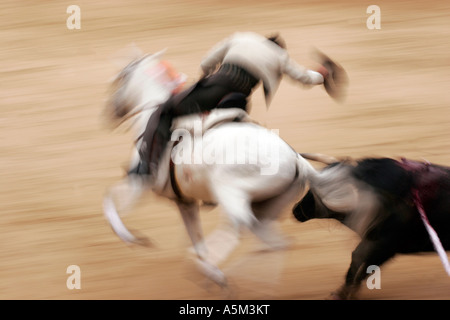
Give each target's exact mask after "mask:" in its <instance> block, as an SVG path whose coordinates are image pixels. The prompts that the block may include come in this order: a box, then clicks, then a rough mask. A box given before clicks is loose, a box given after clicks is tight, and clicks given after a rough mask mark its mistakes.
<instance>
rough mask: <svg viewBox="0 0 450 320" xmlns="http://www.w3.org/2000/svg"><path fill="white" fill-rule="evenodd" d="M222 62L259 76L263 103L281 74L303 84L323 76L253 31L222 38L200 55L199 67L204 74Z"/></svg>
mask: <svg viewBox="0 0 450 320" xmlns="http://www.w3.org/2000/svg"><path fill="white" fill-rule="evenodd" d="M222 63H227V64H233V65H237V66H240V67H241V68H243V69H245V70H247V71H248V72H249V73H250V74H252V75H253V76H254V77H255V78H257V79H260V80H262V82H263V85H264V93H265V95H266V104H267V105H269V104H270V101H271V98H272V96H273V94H274V93H275V91H276V90H277V89H278V87H279V85H280V81H281V78H282V76H283V75H284V74H286V75H288V76H289V77H290V78H291V79H293V80H296V81H298V82H300V83H302V84H305V85H316V84H321V83H323V80H324V79H323V76H322V75H321V74H320V73H318V72H316V71H313V70H308V69H306V68H305V67H303V66H300V65H299V64H297V63H296V62H295V61H294V60H293V59H291V58H290V57H289V54H288V52H287V51H286V50H285V49H283V48H281V47H279V46H278V45H276V44H275V43H273V42H272V41H270V40H268V39H267V38H266V37H264V36H262V35H259V34H257V33H253V32H237V33H234V34H233V35H231V36H230V37H228V38H226V39H225V40H222V41H221V42H220V43H218V44H217V45H216V46H214V47H213V48H212V49H211V51H210V52H209V53H208V54H207V55H206V56H205V57H204V58H203V60H202V62H201V68H202V70H203V72H204V73H205V74H206V75H208V74H211V73H213V72H214V71H215V70H216V68H217V66H218V65H219V64H222Z"/></svg>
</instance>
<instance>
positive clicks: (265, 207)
mask: <svg viewBox="0 0 450 320" xmlns="http://www.w3.org/2000/svg"><path fill="white" fill-rule="evenodd" d="M302 193H304V187H303V186H302V185H299V184H294V185H292V186H290V187H289V188H288V189H287V190H285V191H284V192H282V193H280V194H279V195H277V196H274V197H273V198H270V199H268V200H265V201H261V202H255V203H253V204H252V209H253V212H254V213H255V216H256V218H257V219H258V221H259V223H256V224H254V225H252V228H251V231H252V232H253V233H254V234H255V235H256V236H257V237H258V238H259V239H260V240H261V241H263V242H264V243H265V244H267V245H268V246H269V247H270V248H271V249H275V250H277V249H283V248H285V247H286V246H287V245H288V244H289V243H288V241H287V239H286V238H285V236H284V235H283V234H282V233H281V232H280V231H279V230H278V229H277V227H278V225H277V222H278V221H277V220H279V219H280V217H281V215H282V214H283V211H284V210H285V209H286V208H287V207H288V206H289V205H291V204H292V203H294V202H295V200H296V199H298V198H299V196H302Z"/></svg>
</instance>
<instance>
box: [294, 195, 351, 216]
mask: <svg viewBox="0 0 450 320" xmlns="http://www.w3.org/2000/svg"><path fill="white" fill-rule="evenodd" d="M292 213H293V214H294V217H295V218H296V219H297V220H298V221H300V222H306V221H308V220H310V219H336V220H339V221H344V219H345V217H346V214H345V213H341V212H336V211H333V210H330V209H329V208H327V207H326V206H325V205H324V203H323V202H322V200H321V199H320V198H319V197H318V196H317V195H316V194H315V193H314V192H313V191H311V190H309V191H308V193H307V194H306V195H305V197H303V199H302V200H300V201H299V202H298V203H297V204H296V205H295V206H294V208H293V209H292Z"/></svg>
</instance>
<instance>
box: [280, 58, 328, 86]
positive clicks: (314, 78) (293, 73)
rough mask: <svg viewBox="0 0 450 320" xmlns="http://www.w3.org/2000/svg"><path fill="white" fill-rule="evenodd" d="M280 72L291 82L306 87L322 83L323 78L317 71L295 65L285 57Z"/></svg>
mask: <svg viewBox="0 0 450 320" xmlns="http://www.w3.org/2000/svg"><path fill="white" fill-rule="evenodd" d="M282 72H283V73H284V74H287V75H288V76H289V77H290V78H292V79H293V80H296V81H299V82H301V83H303V84H306V85H317V84H322V83H323V80H324V79H323V76H322V74H320V73H319V72H317V71H313V70H309V69H307V68H305V67H303V66H300V65H299V64H297V63H296V62H295V61H294V60H292V59H291V58H289V57H286V59H285V62H284V63H283V67H282Z"/></svg>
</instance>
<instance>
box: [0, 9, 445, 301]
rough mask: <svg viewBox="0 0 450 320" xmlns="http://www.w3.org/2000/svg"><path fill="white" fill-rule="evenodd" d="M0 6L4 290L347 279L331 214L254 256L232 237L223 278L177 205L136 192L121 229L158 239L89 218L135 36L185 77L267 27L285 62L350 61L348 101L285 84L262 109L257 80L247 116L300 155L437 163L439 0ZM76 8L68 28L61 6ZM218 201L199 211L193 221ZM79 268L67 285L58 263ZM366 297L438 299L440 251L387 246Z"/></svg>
mask: <svg viewBox="0 0 450 320" xmlns="http://www.w3.org/2000/svg"><path fill="white" fill-rule="evenodd" d="M320 3H321V4H317V3H316V2H313V1H273V0H270V1H269V0H258V1H235V0H231V1H226V2H224V1H180V0H178V1H175V0H168V1H167V0H165V1H163V0H152V1H138V0H132V1H95V2H94V1H81V0H79V1H73V2H67V1H2V2H1V4H0V11H1V12H2V16H3V18H2V19H1V20H0V26H1V27H0V38H1V39H2V42H3V46H2V50H1V51H0V61H1V72H0V81H1V95H0V103H1V106H0V115H1V116H0V128H1V135H0V154H1V157H0V168H1V171H0V204H1V214H0V239H1V247H0V279H1V281H0V298H1V299H51V300H53V299H164V300H165V299H174V300H175V299H214V300H217V299H228V298H232V299H287V300H290V299H297V300H315V299H323V298H325V297H326V296H327V295H328V293H329V292H331V291H332V290H334V289H336V288H337V287H338V286H339V285H340V284H341V283H342V282H343V279H344V275H345V272H346V270H347V267H348V265H349V263H350V258H351V252H352V250H353V248H354V247H355V245H356V244H357V241H358V239H357V237H356V236H355V234H354V233H353V232H351V231H350V230H348V229H346V228H345V227H343V226H340V225H339V224H337V223H336V222H334V221H331V220H330V221H328V220H322V221H310V222H307V223H304V224H300V223H297V222H296V221H294V220H293V217H292V216H291V214H290V212H286V213H285V217H284V219H283V220H282V222H281V223H282V224H281V226H282V228H283V230H284V231H285V232H286V233H287V235H288V236H289V237H290V239H291V241H292V245H291V246H290V247H289V249H287V250H286V251H283V252H275V253H274V252H272V253H268V252H266V253H261V252H256V251H255V250H254V248H255V244H256V243H255V240H254V238H253V237H252V236H251V235H248V236H245V237H244V241H243V244H242V247H240V248H239V249H238V251H237V252H236V253H235V254H234V255H233V256H232V257H231V259H230V261H228V262H227V263H226V264H225V265H224V266H223V268H224V270H225V273H226V275H227V276H228V278H229V281H230V289H229V290H228V291H226V292H225V291H221V290H219V289H218V288H215V287H206V286H205V285H204V284H203V282H201V281H200V282H199V281H198V280H199V279H198V276H197V275H196V274H195V272H194V271H193V268H192V265H191V263H190V261H189V260H188V259H187V248H188V246H189V242H188V238H187V236H186V233H185V230H184V228H183V225H182V223H181V219H180V217H179V215H178V213H177V210H176V207H175V206H174V205H173V204H172V203H171V202H169V201H167V200H165V199H161V198H158V197H156V196H154V195H149V196H148V198H147V201H146V202H143V203H142V204H141V205H140V206H139V207H138V208H137V209H136V210H135V211H134V212H133V213H132V214H131V215H129V216H127V217H126V218H125V222H126V223H127V225H128V226H129V227H130V228H131V229H135V230H139V231H140V232H141V233H143V234H145V235H147V236H149V237H150V238H151V239H152V240H153V241H154V243H155V247H154V248H144V247H129V246H127V245H126V244H124V243H122V242H121V241H120V240H119V238H118V237H117V236H116V235H115V234H114V233H113V232H112V230H111V229H110V227H109V226H108V224H107V223H106V221H105V219H104V217H103V214H102V207H101V203H102V197H103V195H104V192H105V190H106V188H107V187H108V186H110V185H111V184H112V183H114V182H115V181H117V180H118V179H119V178H121V177H122V175H123V173H124V171H123V169H122V167H123V166H125V165H126V164H127V161H128V156H129V153H130V150H131V147H132V140H131V138H132V137H131V134H130V133H129V132H126V131H124V130H118V131H110V130H108V129H107V128H106V127H105V125H104V123H103V121H102V117H101V112H102V110H103V103H104V101H105V99H106V89H107V86H108V80H109V79H111V77H112V76H113V75H114V74H115V73H116V72H117V71H118V64H117V57H118V56H121V55H122V54H123V48H125V47H127V46H129V45H130V44H131V43H135V45H137V46H138V47H140V48H141V49H142V50H143V51H144V52H155V51H158V50H161V49H163V48H168V50H167V53H166V56H165V57H166V58H167V59H168V60H170V61H171V62H172V63H173V65H174V66H175V67H176V68H177V69H178V70H179V71H181V72H184V73H186V74H187V75H188V76H189V81H194V80H195V79H196V78H197V77H198V76H199V75H200V71H199V62H200V60H201V58H202V57H203V56H204V54H205V53H206V52H207V51H208V50H209V48H210V47H211V46H212V45H214V44H215V43H216V42H217V41H219V40H221V39H222V38H223V37H225V36H228V35H229V34H231V33H233V32H235V31H256V32H259V33H262V34H270V33H273V32H280V33H281V34H282V35H283V36H284V38H285V40H286V42H287V46H288V49H289V51H290V54H291V56H292V57H293V58H294V59H295V60H296V61H297V62H299V63H300V64H302V65H305V66H307V67H313V66H314V61H313V60H312V59H311V56H310V50H311V49H312V48H313V47H317V48H319V49H321V50H322V51H324V52H326V53H327V54H329V55H330V56H331V57H333V58H334V59H336V60H337V61H339V62H340V63H341V64H342V65H343V66H344V67H345V68H346V69H347V71H348V74H349V77H350V87H349V92H348V98H347V100H346V101H345V103H343V104H337V103H335V102H334V101H333V100H331V99H330V98H329V97H328V96H327V95H326V93H325V91H324V90H323V88H322V87H315V88H311V89H308V90H305V89H303V88H302V87H301V86H298V85H296V84H293V83H292V82H289V81H288V80H285V81H283V82H282V85H281V87H280V89H279V91H278V93H277V95H276V97H275V98H274V100H273V102H272V105H271V106H270V108H269V109H268V110H266V108H265V106H264V100H263V94H262V90H261V89H258V90H257V91H256V92H255V94H254V96H253V98H252V109H251V115H252V116H253V117H254V118H255V119H257V120H258V121H260V122H261V123H262V124H264V125H265V126H267V127H269V128H273V129H279V134H280V136H281V137H282V138H283V139H285V140H286V141H287V142H288V143H289V144H290V145H292V147H293V148H295V149H296V150H297V151H298V152H320V153H325V154H329V155H333V156H338V157H339V156H351V157H355V158H357V157H363V156H390V157H402V156H404V157H407V158H411V159H417V160H421V159H426V160H428V161H431V162H435V163H440V164H446V165H450V130H449V129H450V125H449V120H450V95H449V93H448V88H449V87H448V86H449V83H450V60H449V59H450V58H449V53H450V42H449V41H448V39H449V36H450V28H448V17H449V16H450V2H449V1H433V2H432V4H431V3H430V2H429V1H395V4H394V3H393V1H382V0H378V1H376V2H374V3H373V4H376V5H378V6H379V7H380V9H381V29H379V30H370V29H368V27H367V25H366V20H367V19H368V18H369V16H370V14H368V13H366V9H367V7H368V5H369V3H367V2H361V1H349V0H345V1H322V2H320ZM71 4H76V5H78V6H79V7H80V10H81V28H80V29H74V30H70V29H68V28H67V25H66V20H67V19H68V18H69V16H70V14H69V13H67V12H66V9H67V7H68V6H69V5H71ZM218 217H219V212H218V209H203V210H202V219H203V226H204V228H205V232H206V233H208V232H210V231H212V230H213V229H214V228H215V226H216V224H217V223H218V220H219V219H218ZM70 265H77V266H79V267H80V270H81V289H73V290H69V289H68V288H67V286H66V280H67V279H68V276H69V274H67V273H66V271H67V267H68V266H70ZM360 298H361V299H387V300H397V299H407V300H416V299H424V300H427V299H445V300H447V299H450V279H449V277H448V276H447V275H446V273H445V271H444V269H443V267H442V264H441V262H440V260H439V258H438V256H437V254H426V255H418V256H397V257H396V258H395V259H393V260H392V261H391V262H390V263H388V264H386V265H385V266H383V267H382V269H381V289H379V290H376V289H374V290H369V289H368V288H365V287H364V288H363V289H362V291H361V295H360Z"/></svg>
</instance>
